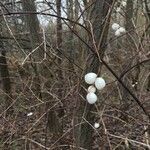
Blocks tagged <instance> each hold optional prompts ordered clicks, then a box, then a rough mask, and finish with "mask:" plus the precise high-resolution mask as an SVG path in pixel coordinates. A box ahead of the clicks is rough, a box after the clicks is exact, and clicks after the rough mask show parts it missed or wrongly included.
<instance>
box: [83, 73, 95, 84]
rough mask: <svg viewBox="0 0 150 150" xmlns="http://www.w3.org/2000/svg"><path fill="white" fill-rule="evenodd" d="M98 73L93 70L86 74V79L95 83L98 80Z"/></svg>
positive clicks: (89, 82)
mask: <svg viewBox="0 0 150 150" xmlns="http://www.w3.org/2000/svg"><path fill="white" fill-rule="evenodd" d="M96 77H97V75H96V74H95V73H93V72H90V73H87V74H86V75H85V76H84V80H85V82H86V83H87V84H93V83H94V82H95V80H96Z"/></svg>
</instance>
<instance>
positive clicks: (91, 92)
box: [84, 72, 106, 104]
mask: <svg viewBox="0 0 150 150" xmlns="http://www.w3.org/2000/svg"><path fill="white" fill-rule="evenodd" d="M84 80H85V82H86V83H87V84H91V86H89V87H88V94H87V95H86V99H87V101H88V103H89V104H94V103H95V102H96V101H97V95H96V94H95V92H96V89H98V90H101V89H103V88H104V87H105V85H106V82H105V80H104V79H103V78H102V77H97V74H95V73H93V72H90V73H87V74H86V75H85V76H84Z"/></svg>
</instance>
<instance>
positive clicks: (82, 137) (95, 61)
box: [74, 0, 113, 150]
mask: <svg viewBox="0 0 150 150" xmlns="http://www.w3.org/2000/svg"><path fill="white" fill-rule="evenodd" d="M112 3H113V1H112V0H105V1H104V0H102V1H98V0H97V1H95V4H94V5H93V7H92V8H91V11H90V13H89V20H90V22H91V24H92V27H93V34H94V37H95V41H96V43H95V44H96V46H97V47H99V49H98V53H99V55H100V57H101V58H103V56H104V52H105V48H104V44H105V43H106V41H107V34H108V27H109V19H108V20H107V25H106V26H105V23H106V20H105V19H106V15H107V13H108V11H109V8H110V7H111V5H112ZM109 17H110V16H109ZM103 33H104V34H103ZM100 39H101V41H100ZM89 45H90V46H92V47H93V49H94V46H93V39H91V38H90V41H89ZM86 66H87V68H86V71H85V73H86V72H95V73H98V70H99V69H100V68H101V66H102V64H101V63H100V61H99V58H98V57H97V55H96V54H95V55H94V56H93V57H92V58H91V59H90V60H88V64H87V65H86ZM80 92H81V94H82V95H83V96H84V97H86V92H85V91H84V90H83V89H81V91H80ZM85 107H86V110H85ZM94 109H95V107H94V105H90V104H88V103H86V102H85V101H81V99H80V98H79V99H78V101H77V109H76V111H75V114H74V115H75V116H74V126H75V125H77V124H79V123H81V122H82V121H83V122H85V120H83V117H84V118H85V119H86V121H88V122H89V124H92V125H93V124H94V118H95V116H94V114H92V112H91V111H92V110H94ZM83 114H84V116H83ZM89 124H88V123H87V122H85V123H83V124H81V125H78V126H77V127H75V129H74V136H75V143H76V146H77V149H79V147H82V148H85V149H88V150H91V149H92V144H93V138H92V135H93V132H94V131H93V128H92V127H91V126H90V125H89Z"/></svg>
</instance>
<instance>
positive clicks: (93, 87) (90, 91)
mask: <svg viewBox="0 0 150 150" xmlns="http://www.w3.org/2000/svg"><path fill="white" fill-rule="evenodd" d="M88 92H89V93H95V92H96V88H95V86H93V85H91V86H89V87H88Z"/></svg>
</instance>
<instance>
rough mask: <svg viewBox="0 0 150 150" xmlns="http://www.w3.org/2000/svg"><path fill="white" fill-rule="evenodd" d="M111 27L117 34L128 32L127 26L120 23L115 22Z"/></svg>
mask: <svg viewBox="0 0 150 150" xmlns="http://www.w3.org/2000/svg"><path fill="white" fill-rule="evenodd" d="M111 27H112V29H113V30H114V31H115V35H116V36H120V35H121V34H123V33H125V32H126V30H125V28H124V27H121V26H120V25H119V24H118V23H113V24H112V26H111Z"/></svg>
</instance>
